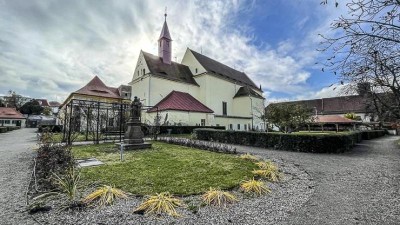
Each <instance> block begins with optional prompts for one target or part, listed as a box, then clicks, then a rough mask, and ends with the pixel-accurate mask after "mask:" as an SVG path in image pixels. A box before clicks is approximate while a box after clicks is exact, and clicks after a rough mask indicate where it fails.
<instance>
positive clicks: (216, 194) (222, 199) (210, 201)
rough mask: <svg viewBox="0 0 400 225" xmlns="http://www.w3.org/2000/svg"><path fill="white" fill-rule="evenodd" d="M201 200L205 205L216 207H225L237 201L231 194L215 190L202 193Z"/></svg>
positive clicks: (211, 189)
mask: <svg viewBox="0 0 400 225" xmlns="http://www.w3.org/2000/svg"><path fill="white" fill-rule="evenodd" d="M201 198H202V200H203V202H204V203H206V204H207V205H215V206H218V207H220V206H226V205H227V204H229V203H234V202H236V201H238V200H237V198H236V197H235V196H234V195H233V194H231V193H229V192H227V191H221V190H219V189H215V188H210V190H209V191H207V192H206V193H204V194H203V195H202V196H201Z"/></svg>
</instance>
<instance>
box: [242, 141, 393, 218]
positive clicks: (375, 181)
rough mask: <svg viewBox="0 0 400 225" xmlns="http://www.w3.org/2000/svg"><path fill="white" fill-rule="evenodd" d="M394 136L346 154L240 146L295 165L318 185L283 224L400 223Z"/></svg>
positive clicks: (370, 142)
mask: <svg viewBox="0 0 400 225" xmlns="http://www.w3.org/2000/svg"><path fill="white" fill-rule="evenodd" d="M397 139H399V137H395V136H388V137H383V138H379V139H375V140H370V141H363V142H362V143H361V144H359V145H358V146H356V147H355V148H354V149H353V150H352V151H350V152H347V153H344V154H311V153H298V152H286V151H274V150H266V149H260V148H250V147H244V146H237V149H238V151H240V152H250V153H253V154H256V155H259V156H262V157H264V158H269V159H274V158H277V159H282V160H284V161H289V162H293V163H294V164H296V165H299V166H300V167H302V168H303V169H304V170H306V171H307V172H308V173H309V174H310V175H311V176H312V177H313V179H314V181H315V192H314V194H313V195H312V196H311V198H310V199H309V201H308V202H307V203H306V204H305V205H303V206H302V208H301V209H299V210H297V211H295V212H294V213H293V214H292V215H290V216H289V217H288V218H287V219H286V221H282V223H281V224H400V193H399V188H400V149H399V148H398V147H397V146H396V144H395V141H396V140H397Z"/></svg>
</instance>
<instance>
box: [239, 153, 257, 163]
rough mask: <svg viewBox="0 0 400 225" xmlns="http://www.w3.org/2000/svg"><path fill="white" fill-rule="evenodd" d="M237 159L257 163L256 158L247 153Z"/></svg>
mask: <svg viewBox="0 0 400 225" xmlns="http://www.w3.org/2000/svg"><path fill="white" fill-rule="evenodd" d="M239 158H241V159H244V160H249V161H252V162H255V161H258V158H257V157H256V156H254V155H251V154H249V153H246V154H243V155H240V156H239Z"/></svg>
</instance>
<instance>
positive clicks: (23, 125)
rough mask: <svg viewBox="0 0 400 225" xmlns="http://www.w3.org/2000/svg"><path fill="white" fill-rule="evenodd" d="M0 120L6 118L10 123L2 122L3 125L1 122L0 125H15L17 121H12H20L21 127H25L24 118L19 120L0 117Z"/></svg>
mask: <svg viewBox="0 0 400 225" xmlns="http://www.w3.org/2000/svg"><path fill="white" fill-rule="evenodd" d="M0 120H8V121H10V123H9V124H6V123H4V125H3V123H0V126H2V125H3V126H4V127H15V126H17V122H15V123H13V121H21V127H25V121H26V120H24V119H23V120H20V119H0Z"/></svg>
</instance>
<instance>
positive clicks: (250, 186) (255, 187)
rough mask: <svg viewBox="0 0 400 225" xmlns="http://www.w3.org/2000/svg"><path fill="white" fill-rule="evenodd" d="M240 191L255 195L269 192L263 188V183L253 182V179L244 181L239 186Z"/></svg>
mask: <svg viewBox="0 0 400 225" xmlns="http://www.w3.org/2000/svg"><path fill="white" fill-rule="evenodd" d="M240 189H241V190H242V191H243V192H245V193H256V194H258V195H262V194H264V193H270V192H271V189H269V188H268V187H267V186H265V184H264V182H262V181H260V180H254V177H253V179H251V180H248V181H244V182H243V183H242V184H241V185H240Z"/></svg>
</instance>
